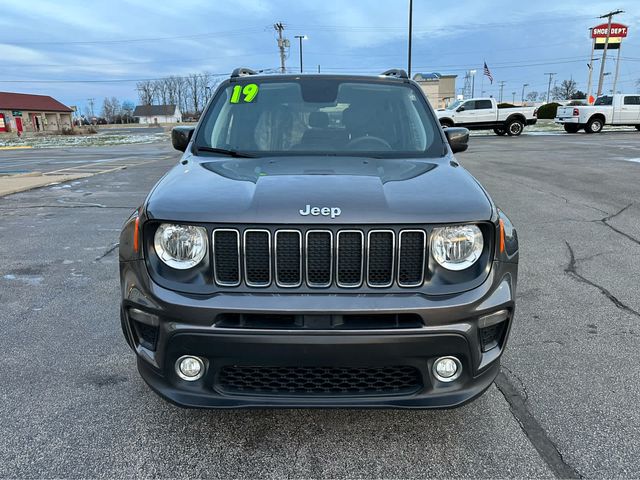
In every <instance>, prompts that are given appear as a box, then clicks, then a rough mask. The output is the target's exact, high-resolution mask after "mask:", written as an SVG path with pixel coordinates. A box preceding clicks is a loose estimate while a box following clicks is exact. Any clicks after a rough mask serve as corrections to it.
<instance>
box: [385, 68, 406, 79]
mask: <svg viewBox="0 0 640 480" xmlns="http://www.w3.org/2000/svg"><path fill="white" fill-rule="evenodd" d="M380 75H382V76H383V77H396V78H406V79H408V78H409V75H407V72H405V71H404V70H402V69H401V68H392V69H391V70H387V71H386V72H382V73H381V74H380Z"/></svg>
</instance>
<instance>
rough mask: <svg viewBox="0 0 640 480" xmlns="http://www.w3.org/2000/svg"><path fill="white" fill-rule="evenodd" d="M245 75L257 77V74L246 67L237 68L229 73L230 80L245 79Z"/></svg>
mask: <svg viewBox="0 0 640 480" xmlns="http://www.w3.org/2000/svg"><path fill="white" fill-rule="evenodd" d="M247 75H258V72H256V71H255V70H251V69H250V68H247V67H238V68H236V69H235V70H234V71H233V72H231V78H236V77H246V76H247Z"/></svg>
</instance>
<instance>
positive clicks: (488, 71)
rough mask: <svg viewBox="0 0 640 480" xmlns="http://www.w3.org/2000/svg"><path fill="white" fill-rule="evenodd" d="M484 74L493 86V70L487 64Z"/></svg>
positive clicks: (485, 64)
mask: <svg viewBox="0 0 640 480" xmlns="http://www.w3.org/2000/svg"><path fill="white" fill-rule="evenodd" d="M484 74H485V75H486V76H487V77H489V80H490V81H491V84H492V85H493V75H491V70H489V67H487V62H484Z"/></svg>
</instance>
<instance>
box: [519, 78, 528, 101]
mask: <svg viewBox="0 0 640 480" xmlns="http://www.w3.org/2000/svg"><path fill="white" fill-rule="evenodd" d="M528 86H529V84H528V83H525V84H524V85H522V99H521V100H520V103H522V104H523V105H524V89H525V87H528Z"/></svg>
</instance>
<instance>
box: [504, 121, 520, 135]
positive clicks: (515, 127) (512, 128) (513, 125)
mask: <svg viewBox="0 0 640 480" xmlns="http://www.w3.org/2000/svg"><path fill="white" fill-rule="evenodd" d="M523 130H524V123H522V120H511V121H509V123H508V124H507V134H508V135H509V136H510V137H517V136H518V135H520V134H521V133H522V131H523Z"/></svg>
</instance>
